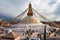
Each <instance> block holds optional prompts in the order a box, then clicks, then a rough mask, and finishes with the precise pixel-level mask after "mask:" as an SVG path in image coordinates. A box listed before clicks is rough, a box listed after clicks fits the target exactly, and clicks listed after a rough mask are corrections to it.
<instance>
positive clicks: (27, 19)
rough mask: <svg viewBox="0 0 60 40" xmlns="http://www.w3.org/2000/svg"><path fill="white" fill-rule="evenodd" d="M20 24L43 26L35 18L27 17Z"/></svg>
mask: <svg viewBox="0 0 60 40" xmlns="http://www.w3.org/2000/svg"><path fill="white" fill-rule="evenodd" d="M20 23H21V24H42V23H41V22H40V20H39V19H38V18H36V17H35V16H26V17H24V18H23V19H22V20H21V22H20Z"/></svg>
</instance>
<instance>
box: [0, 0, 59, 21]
mask: <svg viewBox="0 0 60 40" xmlns="http://www.w3.org/2000/svg"><path fill="white" fill-rule="evenodd" d="M30 2H31V3H32V6H33V8H34V9H36V10H37V11H38V12H40V13H41V14H42V15H44V16H45V17H47V18H48V19H50V20H59V19H60V18H58V17H60V16H58V15H60V14H59V13H60V12H59V9H60V7H58V6H59V3H60V0H0V12H3V15H5V16H9V17H11V18H12V17H16V16H17V15H19V14H20V13H21V12H23V11H24V10H25V9H26V8H27V7H28V4H29V3H30ZM0 14H1V13H0ZM56 14H57V16H58V17H56ZM56 18H58V19H56Z"/></svg>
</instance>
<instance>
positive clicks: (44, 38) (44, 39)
mask: <svg viewBox="0 0 60 40" xmlns="http://www.w3.org/2000/svg"><path fill="white" fill-rule="evenodd" d="M43 40H46V25H45V27H44V37H43Z"/></svg>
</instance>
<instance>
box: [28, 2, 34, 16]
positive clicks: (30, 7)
mask: <svg viewBox="0 0 60 40" xmlns="http://www.w3.org/2000/svg"><path fill="white" fill-rule="evenodd" d="M27 15H28V16H33V11H32V5H31V3H30V4H29V10H28V13H27Z"/></svg>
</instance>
